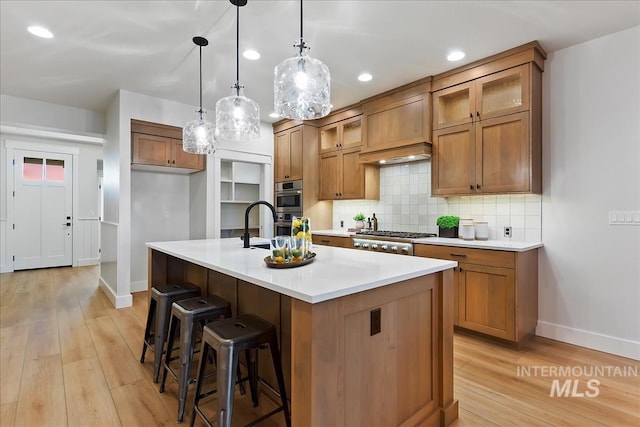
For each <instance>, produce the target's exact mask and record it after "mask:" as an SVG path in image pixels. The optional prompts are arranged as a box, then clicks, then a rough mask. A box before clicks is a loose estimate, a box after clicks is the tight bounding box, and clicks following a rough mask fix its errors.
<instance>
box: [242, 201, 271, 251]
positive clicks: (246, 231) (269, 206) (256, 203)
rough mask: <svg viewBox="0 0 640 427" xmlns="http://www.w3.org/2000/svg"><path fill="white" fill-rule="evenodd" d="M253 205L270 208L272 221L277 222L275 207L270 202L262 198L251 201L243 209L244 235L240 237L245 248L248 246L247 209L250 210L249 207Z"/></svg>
mask: <svg viewBox="0 0 640 427" xmlns="http://www.w3.org/2000/svg"><path fill="white" fill-rule="evenodd" d="M255 205H265V206H267V207H268V208H269V209H271V213H272V214H273V222H278V215H277V214H276V208H274V207H273V205H272V204H271V203H269V202H265V201H264V200H258V201H257V202H253V203H251V204H250V205H249V206H248V207H247V210H246V211H244V237H243V238H242V239H243V240H244V247H245V248H248V247H249V211H251V208H253V207H254V206H255Z"/></svg>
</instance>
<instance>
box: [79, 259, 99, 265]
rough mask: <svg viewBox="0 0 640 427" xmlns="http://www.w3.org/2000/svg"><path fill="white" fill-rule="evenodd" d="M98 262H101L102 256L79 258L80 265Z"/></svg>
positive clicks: (96, 263)
mask: <svg viewBox="0 0 640 427" xmlns="http://www.w3.org/2000/svg"><path fill="white" fill-rule="evenodd" d="M98 264H100V258H82V259H79V260H78V267H84V266H87V265H98Z"/></svg>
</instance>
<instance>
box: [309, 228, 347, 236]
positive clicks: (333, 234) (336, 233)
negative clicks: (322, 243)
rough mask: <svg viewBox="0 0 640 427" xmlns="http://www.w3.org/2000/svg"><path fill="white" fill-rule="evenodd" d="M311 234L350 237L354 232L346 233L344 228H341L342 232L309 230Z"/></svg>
mask: <svg viewBox="0 0 640 427" xmlns="http://www.w3.org/2000/svg"><path fill="white" fill-rule="evenodd" d="M311 233H312V234H319V235H322V236H336V237H351V236H353V235H355V234H356V233H355V231H347V229H346V228H343V229H342V230H311Z"/></svg>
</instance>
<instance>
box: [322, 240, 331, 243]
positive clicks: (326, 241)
mask: <svg viewBox="0 0 640 427" xmlns="http://www.w3.org/2000/svg"><path fill="white" fill-rule="evenodd" d="M320 242H321V243H329V242H330V240H320Z"/></svg>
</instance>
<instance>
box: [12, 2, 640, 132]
mask: <svg viewBox="0 0 640 427" xmlns="http://www.w3.org/2000/svg"><path fill="white" fill-rule="evenodd" d="M299 7H300V3H299V2H298V1H295V0H289V1H274V0H248V4H247V6H245V7H243V8H241V9H240V49H241V51H242V50H244V49H246V48H254V49H256V50H258V51H259V52H260V53H261V55H262V57H261V58H260V59H259V60H258V61H249V60H246V59H244V58H242V57H241V58H240V81H241V83H242V84H243V85H244V86H245V88H246V89H245V92H246V93H245V94H246V96H248V97H250V98H252V99H254V100H255V101H256V102H258V104H259V105H260V108H261V113H262V119H263V120H265V121H268V122H273V121H275V120H274V119H272V118H269V117H268V114H269V113H270V112H271V111H272V110H273V68H274V66H275V65H277V64H278V63H279V62H280V61H282V60H283V59H285V58H287V57H290V56H293V55H294V53H295V50H294V49H293V48H292V47H291V46H292V44H293V42H294V41H295V40H296V38H297V37H299V31H300V28H299V19H300V17H299V14H300V9H299ZM0 16H1V18H0V54H1V56H0V92H1V93H3V94H5V95H13V96H19V97H24V98H30V99H36V100H41V101H46V102H52V103H57V104H64V105H69V106H75V107H82V108H89V109H93V110H97V111H104V110H105V109H106V106H107V105H108V103H109V101H110V100H111V98H112V97H113V95H114V94H115V93H116V91H117V90H118V89H125V90H129V91H133V92H138V93H142V94H146V95H150V96H154V97H158V98H165V99H170V100H174V101H178V102H182V103H185V104H189V105H197V104H198V50H197V48H196V46H195V45H194V44H193V42H192V41H191V39H192V38H193V36H195V35H201V36H204V37H206V38H207V39H208V40H209V46H208V47H205V48H203V50H202V55H203V79H204V82H203V89H204V95H203V103H204V106H205V108H206V109H208V110H209V111H210V112H213V111H214V109H215V103H216V101H217V100H218V99H219V98H221V97H223V96H227V95H229V94H230V87H231V85H232V84H233V82H234V81H235V25H236V19H235V6H233V5H231V4H230V3H229V1H227V0H218V1H203V0H200V1H187V0H180V1H123V0H120V1H24V0H20V1H7V0H2V1H0ZM34 24H38V25H42V26H45V27H47V28H48V29H49V30H51V31H52V32H53V34H54V35H55V37H54V38H53V39H40V38H37V37H34V36H32V35H31V34H29V33H28V32H27V31H26V28H27V27H28V26H29V25H34ZM636 25H640V1H418V0H413V1H382V0H374V1H365V0H357V1H345V0H342V1H327V0H306V1H305V2H304V38H305V40H306V41H307V43H308V44H309V45H310V46H311V51H310V55H311V56H313V57H315V58H318V59H320V60H322V61H323V62H324V63H325V64H327V65H328V66H329V68H330V70H331V76H332V82H331V84H332V103H333V105H334V108H340V107H343V106H346V105H349V104H352V103H354V102H358V101H359V100H361V99H364V98H367V97H369V96H372V95H375V94H377V93H380V92H383V91H385V90H388V89H392V88H394V87H397V86H400V85H402V84H405V83H409V82H411V81H414V80H417V79H419V78H421V77H425V76H428V75H433V74H437V73H440V72H443V71H446V70H448V69H451V68H455V67H456V66H458V65H462V64H464V63H468V62H473V61H475V60H477V59H481V58H484V57H487V56H489V55H492V54H494V53H498V52H501V51H503V50H506V49H509V48H512V47H515V46H518V45H521V44H524V43H527V42H530V41H532V40H538V41H539V42H540V43H541V44H542V46H543V47H544V48H545V49H546V50H547V52H552V51H555V50H558V49H562V48H565V47H568V46H572V45H575V44H578V43H582V42H584V41H587V40H591V39H594V38H597V37H601V36H603V35H606V34H609V33H613V32H617V31H620V30H623V29H626V28H630V27H633V26H636ZM452 49H462V50H464V51H465V52H466V53H467V56H466V57H465V58H464V59H463V60H462V61H460V62H458V63H450V62H448V61H447V60H446V59H445V57H446V55H447V53H448V52H449V51H450V50H452ZM632 54H635V55H637V54H638V52H634V53H632ZM362 71H367V72H369V73H371V74H373V76H374V78H373V80H372V81H370V82H368V83H360V82H359V81H358V80H357V79H356V77H357V75H358V74H359V73H360V72H362Z"/></svg>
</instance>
